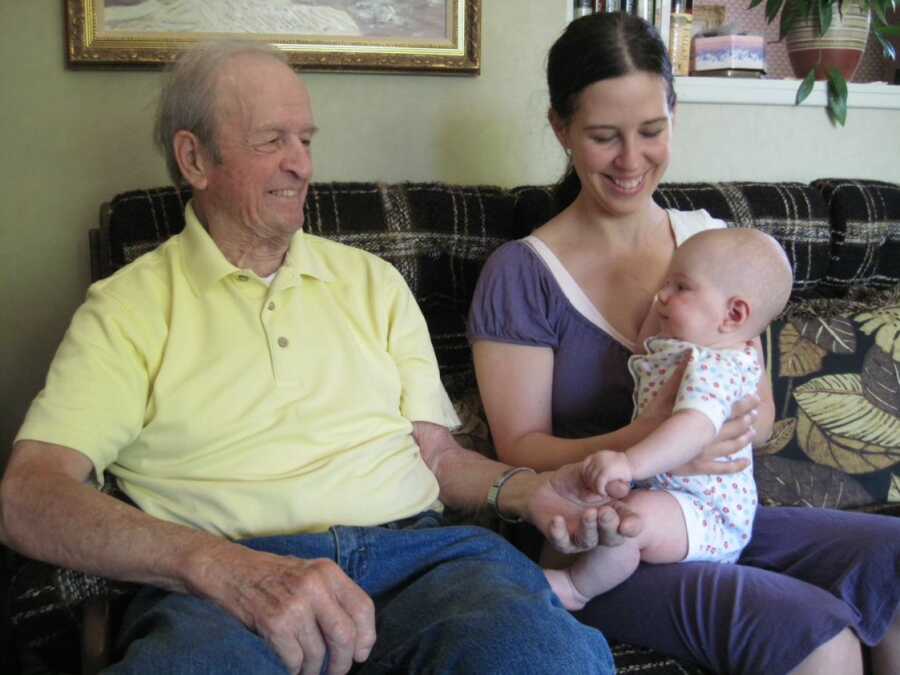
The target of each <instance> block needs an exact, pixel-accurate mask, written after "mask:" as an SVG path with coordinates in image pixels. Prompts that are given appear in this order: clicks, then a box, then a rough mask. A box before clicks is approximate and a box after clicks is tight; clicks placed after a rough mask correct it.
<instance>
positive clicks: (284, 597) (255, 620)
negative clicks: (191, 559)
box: [190, 542, 375, 675]
mask: <svg viewBox="0 0 900 675" xmlns="http://www.w3.org/2000/svg"><path fill="white" fill-rule="evenodd" d="M203 558H204V559H203V561H197V573H198V574H199V578H198V583H197V586H196V587H195V588H191V589H190V590H191V591H192V592H194V593H196V594H197V595H201V596H204V597H207V598H209V599H210V600H212V601H213V602H216V603H217V604H219V605H220V606H221V607H223V608H224V609H225V610H226V611H228V612H230V613H232V614H234V615H235V616H237V617H238V618H239V619H240V620H241V621H242V622H243V623H244V624H246V625H247V627H248V628H250V629H251V630H253V631H255V632H256V633H257V634H259V635H260V636H261V637H263V638H264V639H265V640H266V641H267V642H268V643H269V645H270V646H271V647H272V649H273V650H275V652H276V653H277V654H278V655H279V656H280V657H281V659H282V661H284V663H285V665H286V666H287V668H288V671H289V672H291V673H302V674H303V675H318V674H319V673H321V672H327V673H328V674H329V675H343V674H344V673H347V672H348V671H349V670H350V668H351V667H352V666H353V662H354V661H355V662H357V663H361V662H363V661H365V660H366V659H367V658H368V656H369V653H370V652H371V650H372V646H373V645H374V644H375V607H374V604H373V602H372V599H371V598H370V597H369V596H368V595H367V594H366V593H365V592H364V591H363V590H362V589H361V588H360V587H359V586H357V585H356V584H355V583H353V581H351V580H350V578H349V577H347V575H346V574H344V572H343V570H341V568H340V567H339V566H338V565H337V564H335V563H334V562H332V561H330V560H301V559H299V558H293V557H288V556H279V555H273V554H270V553H262V552H259V551H253V550H251V549H249V548H246V547H243V546H239V545H234V544H230V543H228V542H223V545H222V546H221V547H218V549H217V550H215V551H212V552H207V553H205V554H204V556H203ZM326 657H327V659H328V664H327V666H328V667H327V670H325V671H323V670H322V668H323V665H324V664H325V659H326Z"/></svg>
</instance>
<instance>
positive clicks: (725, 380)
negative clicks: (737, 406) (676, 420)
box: [673, 348, 760, 433]
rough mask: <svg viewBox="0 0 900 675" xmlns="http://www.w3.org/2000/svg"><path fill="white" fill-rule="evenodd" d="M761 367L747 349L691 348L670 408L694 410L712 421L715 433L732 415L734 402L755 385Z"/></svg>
mask: <svg viewBox="0 0 900 675" xmlns="http://www.w3.org/2000/svg"><path fill="white" fill-rule="evenodd" d="M759 377H760V367H759V364H758V363H757V361H756V357H755V355H754V354H753V352H752V351H751V349H750V348H748V349H746V350H723V351H717V350H703V349H699V350H698V349H697V348H694V349H692V354H691V358H690V359H689V361H688V365H687V367H686V368H685V371H684V376H683V377H682V379H681V385H680V387H679V390H678V395H677V397H676V399H675V405H674V406H673V411H678V410H697V411H699V412H702V413H703V414H704V415H706V416H707V417H708V418H709V419H710V421H711V422H712V423H713V425H714V426H715V429H716V433H719V430H720V429H721V428H722V425H723V424H724V423H725V421H726V420H727V419H728V418H729V417H730V416H731V407H732V406H733V405H734V403H735V402H736V401H738V400H740V399H741V398H743V397H744V395H745V394H746V393H748V392H750V391H753V390H754V389H755V388H756V385H757V383H758V381H759Z"/></svg>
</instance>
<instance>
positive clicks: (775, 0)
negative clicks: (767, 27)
mask: <svg viewBox="0 0 900 675" xmlns="http://www.w3.org/2000/svg"><path fill="white" fill-rule="evenodd" d="M784 1H785V0H766V21H767V22H768V23H772V21H773V20H774V19H775V17H776V16H778V12H779V11H780V10H781V5H782V4H784Z"/></svg>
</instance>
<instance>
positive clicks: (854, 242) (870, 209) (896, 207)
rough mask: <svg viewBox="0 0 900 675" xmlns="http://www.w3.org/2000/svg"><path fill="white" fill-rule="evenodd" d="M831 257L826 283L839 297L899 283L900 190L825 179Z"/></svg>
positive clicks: (876, 183) (823, 188)
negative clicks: (852, 292)
mask: <svg viewBox="0 0 900 675" xmlns="http://www.w3.org/2000/svg"><path fill="white" fill-rule="evenodd" d="M813 185H814V186H815V187H816V188H817V189H819V190H821V192H822V194H823V195H824V197H825V201H826V203H827V205H828V209H829V212H830V217H831V233H832V258H831V265H830V266H829V268H828V273H827V274H826V278H825V280H824V284H825V286H826V287H828V288H829V289H832V290H833V291H834V293H835V294H841V295H842V294H844V293H846V292H847V291H849V290H851V289H858V288H863V287H866V288H868V287H872V288H891V287H892V286H896V285H897V284H900V185H894V184H892V183H883V182H880V181H862V180H849V179H844V178H827V179H822V180H817V181H815V182H814V183H813Z"/></svg>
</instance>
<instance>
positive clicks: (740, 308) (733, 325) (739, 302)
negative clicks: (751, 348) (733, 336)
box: [721, 296, 750, 333]
mask: <svg viewBox="0 0 900 675" xmlns="http://www.w3.org/2000/svg"><path fill="white" fill-rule="evenodd" d="M749 318H750V303H749V302H747V301H746V300H744V298H741V297H738V296H735V297H732V298H728V311H727V313H726V315H725V319H723V321H722V324H721V331H722V332H723V333H733V332H735V331H737V330H740V328H741V327H743V325H744V324H746V323H747V320H748V319H749Z"/></svg>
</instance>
